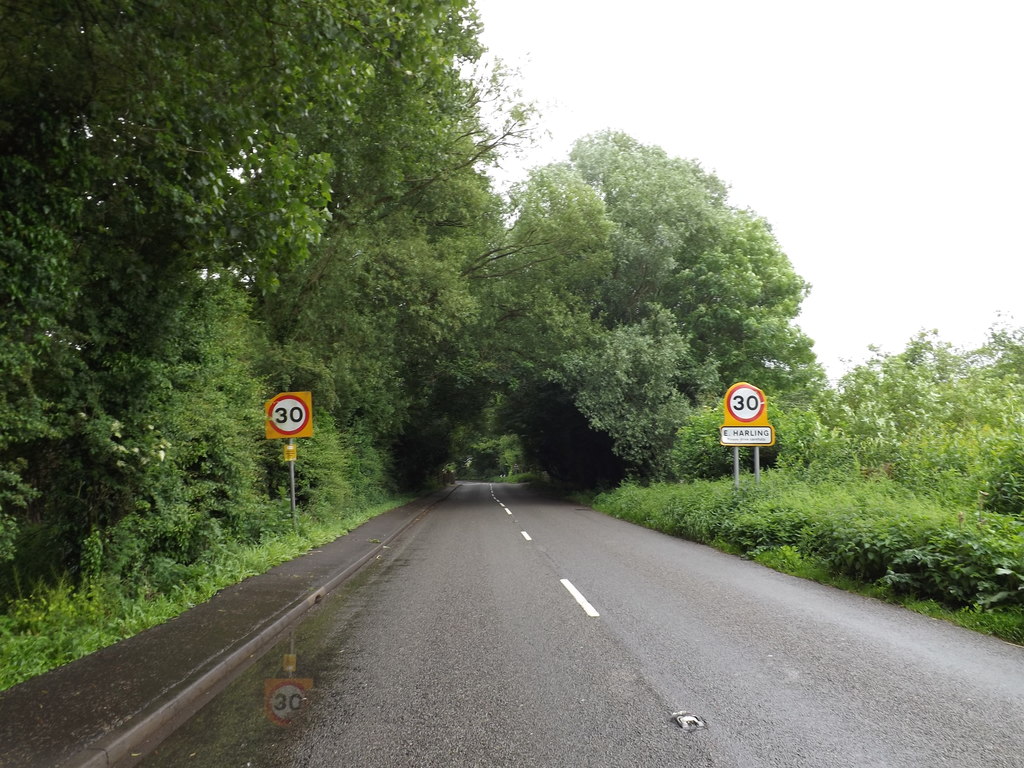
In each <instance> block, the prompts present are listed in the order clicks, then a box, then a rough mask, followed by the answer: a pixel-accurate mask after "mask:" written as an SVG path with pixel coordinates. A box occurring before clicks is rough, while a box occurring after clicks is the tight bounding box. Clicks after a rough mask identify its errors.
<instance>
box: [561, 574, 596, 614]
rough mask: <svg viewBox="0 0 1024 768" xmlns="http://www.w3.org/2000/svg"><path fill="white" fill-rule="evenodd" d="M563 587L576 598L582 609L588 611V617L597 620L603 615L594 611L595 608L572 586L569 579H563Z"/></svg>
mask: <svg viewBox="0 0 1024 768" xmlns="http://www.w3.org/2000/svg"><path fill="white" fill-rule="evenodd" d="M562 586H563V587H565V588H566V589H567V590H569V594H570V595H572V596H573V597H575V598H576V602H577V603H579V604H580V607H581V608H582V609H583V610H584V611H586V613H587V616H590V617H591V618H595V619H596V618H597V617H598V616H600V615H601V614H599V613H598V612H597V611H596V610H594V606H592V605H591V604H590V603H589V602H587V598H585V597H584V596H583V594H582V593H581V592H580V591H579V590H578V589H576V587H574V586H573V585H572V582H571V581H569V580H568V579H562Z"/></svg>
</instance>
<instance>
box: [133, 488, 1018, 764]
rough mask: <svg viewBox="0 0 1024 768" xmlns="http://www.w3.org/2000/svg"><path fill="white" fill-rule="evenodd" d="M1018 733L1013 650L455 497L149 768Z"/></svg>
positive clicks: (1000, 746) (494, 493)
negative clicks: (679, 720) (677, 716)
mask: <svg viewBox="0 0 1024 768" xmlns="http://www.w3.org/2000/svg"><path fill="white" fill-rule="evenodd" d="M595 614H596V615H595ZM292 653H293V654H294V657H295V658H294V664H293V662H292V660H291V659H290V658H286V654H292ZM293 666H294V669H292V667H293ZM680 712H685V713H688V714H687V715H681V716H680V719H681V721H682V722H683V723H684V724H686V725H687V726H688V728H683V727H680V725H679V722H678V721H677V720H676V719H675V718H674V717H673V715H675V714H676V713H680ZM690 715H692V717H690ZM1021 723H1024V649H1022V648H1019V647H1016V646H1011V645H1008V644H1005V643H1002V642H1000V641H997V640H994V639H991V638H987V637H982V636H978V635H975V634H973V633H970V632H967V631H965V630H961V629H958V628H955V627H952V626H949V625H946V624H944V623H941V622H938V621H934V620H931V619H928V618H925V617H922V616H918V615H916V614H912V613H908V612H906V611H904V610H902V609H900V608H897V607H894V606H889V605H885V604H881V603H878V602H875V601H872V600H869V599H866V598H861V597H858V596H855V595H849V594H846V593H843V592H840V591H838V590H834V589H831V588H828V587H822V586H820V585H816V584H812V583H809V582H805V581H802V580H799V579H795V578H792V577H788V576H784V575H781V574H778V573H775V572H773V571H770V570H768V569H765V568H762V567H761V566H759V565H757V564H755V563H751V562H747V561H743V560H741V559H739V558H735V557H731V556H728V555H724V554H722V553H719V552H717V551H714V550H711V549H709V548H706V547H702V546H699V545H695V544H692V543H689V542H684V541H680V540H677V539H673V538H671V537H667V536H663V535H661V534H657V533H654V532H651V531H647V530H644V529H642V528H639V527H636V526H633V525H630V524H628V523H624V522H621V521H618V520H613V519H610V518H607V517H604V516H602V515H600V514H598V513H595V512H593V511H591V510H585V509H579V508H577V507H576V506H575V505H573V504H571V503H565V502H552V501H550V500H546V499H544V498H542V497H540V496H538V495H536V494H535V493H533V492H532V491H530V490H529V489H527V488H526V487H523V486H507V485H494V486H490V485H488V484H466V485H463V486H461V487H460V488H459V489H458V490H457V491H456V492H455V493H454V494H452V495H451V496H450V497H449V498H448V499H447V500H446V501H444V502H443V503H441V504H440V505H438V506H437V507H435V508H434V509H433V510H432V511H431V512H430V513H429V514H428V515H427V516H426V517H425V518H423V519H422V520H421V521H419V522H418V523H416V524H415V525H414V526H412V527H411V528H409V529H408V530H407V531H406V532H405V533H404V534H403V535H402V536H401V537H400V538H399V539H397V540H396V541H395V542H393V546H392V547H391V548H389V549H388V550H386V552H385V554H384V555H383V556H382V557H381V558H380V559H379V560H378V561H377V562H376V563H375V564H374V565H372V566H370V567H369V568H368V569H366V570H365V571H363V572H362V573H361V574H360V575H359V576H358V577H357V578H356V579H354V580H352V581H350V582H348V583H347V584H346V585H345V586H344V587H342V588H340V589H338V590H337V591H335V592H334V593H332V594H331V595H329V596H328V597H327V598H326V599H325V600H324V601H323V603H322V605H321V606H320V607H319V608H317V609H315V610H314V612H313V614H312V615H311V616H310V618H309V619H307V620H306V621H305V622H304V623H303V624H302V625H301V626H299V627H298V628H297V629H296V631H295V632H294V635H293V636H292V637H291V638H289V639H288V640H286V641H284V642H283V643H281V645H279V646H278V647H277V648H276V649H275V650H273V651H272V652H271V653H269V654H268V655H267V656H266V657H264V658H263V659H262V660H261V661H259V662H258V663H256V664H255V665H254V666H253V667H252V668H251V669H250V670H249V671H248V672H247V673H245V674H244V675H243V676H241V677H240V678H239V679H238V680H236V681H235V682H234V683H233V684H232V685H231V686H230V687H229V688H228V689H226V690H225V691H224V692H223V693H222V694H221V695H220V696H218V697H217V699H216V700H214V701H213V702H211V703H210V704H209V705H208V706H207V707H205V708H204V709H203V710H202V711H200V713H199V715H198V716H197V717H195V718H193V720H192V721H190V722H189V723H188V724H187V725H186V726H185V727H184V728H182V729H180V730H179V731H178V732H176V733H175V734H174V735H172V736H171V737H170V738H169V739H168V740H166V741H165V742H164V743H163V744H162V745H160V746H159V747H158V748H157V750H156V751H155V752H153V753H152V754H150V755H149V756H148V757H146V758H145V759H144V760H143V761H142V763H141V764H142V765H145V766H188V765H204V766H208V765H216V766H246V767H251V768H255V767H256V766H275V767H281V766H310V767H313V766H360V767H364V766H365V767H369V768H372V767H373V766H417V767H420V766H438V767H440V766H446V767H448V766H538V767H539V766H545V767H546V768H553V767H555V766H595V768H596V767H597V766H601V767H602V768H609V767H612V766H688V767H689V766H693V767H697V768H699V767H700V766H730V767H735V768H758V767H759V766H787V767H789V766H807V767H808V768H811V767H812V766H813V767H814V768H821V767H823V766H849V768H865V767H870V766H879V767H881V766H887V767H900V766H906V767H908V768H909V767H910V766H914V767H915V768H917V767H924V766H928V767H931V766H947V765H948V766H958V767H960V768H964V767H966V768H970V767H972V766H979V767H980V766H985V767H986V768H993V767H995V768H999V767H1001V766H1007V767H1013V768H1020V767H1022V766H1024V732H1022V729H1021V727H1020V726H1021Z"/></svg>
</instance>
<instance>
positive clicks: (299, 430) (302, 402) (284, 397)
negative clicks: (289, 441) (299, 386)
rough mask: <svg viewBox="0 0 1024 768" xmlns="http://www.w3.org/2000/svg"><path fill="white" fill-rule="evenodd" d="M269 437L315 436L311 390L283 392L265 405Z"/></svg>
mask: <svg viewBox="0 0 1024 768" xmlns="http://www.w3.org/2000/svg"><path fill="white" fill-rule="evenodd" d="M264 409H265V413H266V417H267V439H268V440H279V439H281V438H289V437H312V436H313V395H312V393H310V392H282V393H280V394H279V395H277V396H276V397H274V398H273V399H272V400H267V402H266V404H265V406H264Z"/></svg>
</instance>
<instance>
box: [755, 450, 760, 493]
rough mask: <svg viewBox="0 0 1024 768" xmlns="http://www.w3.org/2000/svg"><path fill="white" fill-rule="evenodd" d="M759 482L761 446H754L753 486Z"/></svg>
mask: <svg viewBox="0 0 1024 768" xmlns="http://www.w3.org/2000/svg"><path fill="white" fill-rule="evenodd" d="M760 482H761V446H759V445H755V446H754V484H755V485H757V484H759V483H760Z"/></svg>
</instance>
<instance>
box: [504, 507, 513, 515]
mask: <svg viewBox="0 0 1024 768" xmlns="http://www.w3.org/2000/svg"><path fill="white" fill-rule="evenodd" d="M505 511H506V512H507V513H508V514H510V515H511V514H512V510H511V509H509V508H508V507H505Z"/></svg>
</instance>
